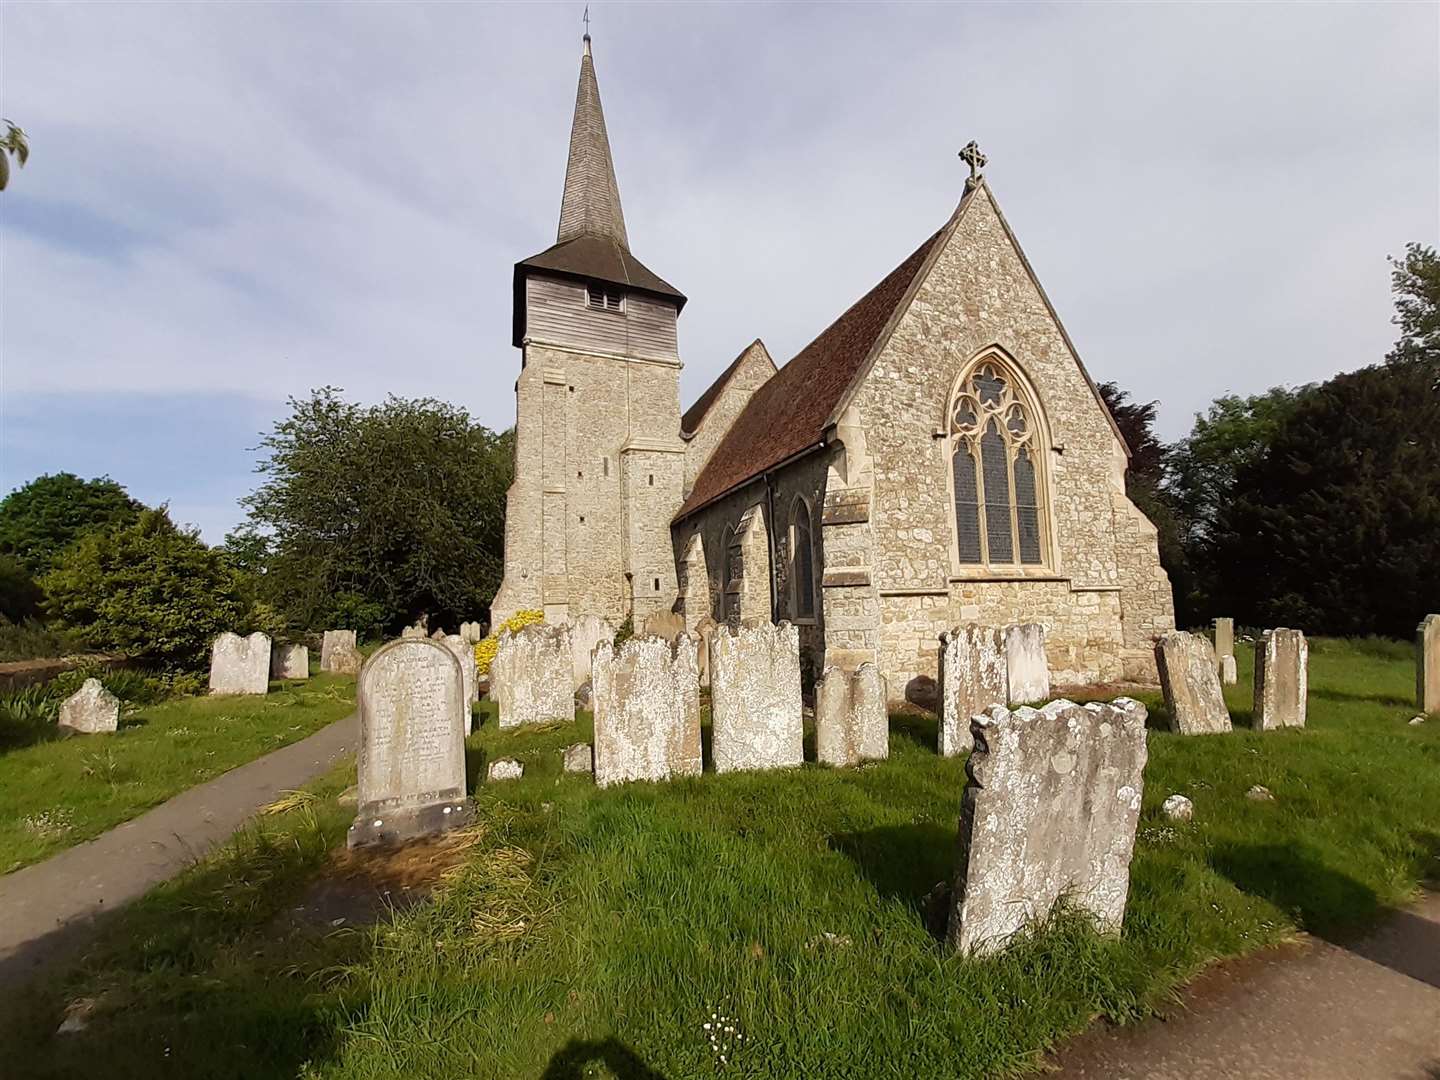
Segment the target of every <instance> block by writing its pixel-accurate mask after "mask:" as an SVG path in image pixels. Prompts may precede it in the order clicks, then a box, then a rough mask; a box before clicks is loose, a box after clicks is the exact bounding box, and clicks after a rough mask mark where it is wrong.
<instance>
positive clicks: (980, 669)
mask: <svg viewBox="0 0 1440 1080" xmlns="http://www.w3.org/2000/svg"><path fill="white" fill-rule="evenodd" d="M1005 654H1006V648H1005V635H1004V632H1003V631H1001V630H997V629H995V628H994V627H991V626H973V625H967V626H960V627H957V628H956V629H954V630H948V631H946V632H945V633H943V634H941V635H940V747H939V749H940V756H941V757H955V756H956V755H957V754H963V753H966V752H967V751H969V749H970V748H971V746H972V745H973V743H972V742H971V740H970V718H971V717H972V716H977V715H979V714H980V713H983V712H986V711H988V710H989V709H990V708H992V707H993V706H995V705H1004V704H1005V703H1006V701H1007V700H1008V698H1007V696H1006V695H1007V694H1008V693H1009V690H1010V687H1009V675H1008V672H1007V669H1006V662H1005Z"/></svg>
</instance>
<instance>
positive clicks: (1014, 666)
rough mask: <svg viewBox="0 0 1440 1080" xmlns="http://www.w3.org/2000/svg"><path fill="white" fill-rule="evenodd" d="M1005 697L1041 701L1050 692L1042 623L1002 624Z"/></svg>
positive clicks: (1048, 668)
mask: <svg viewBox="0 0 1440 1080" xmlns="http://www.w3.org/2000/svg"><path fill="white" fill-rule="evenodd" d="M1005 672H1006V680H1007V683H1006V685H1007V687H1008V693H1007V696H1006V698H1005V700H1006V701H1044V700H1046V699H1047V698H1049V696H1050V661H1049V660H1047V659H1046V658H1045V627H1043V626H1041V625H1040V624H1039V623H1020V624H1019V625H1018V626H1007V627H1006V628H1005Z"/></svg>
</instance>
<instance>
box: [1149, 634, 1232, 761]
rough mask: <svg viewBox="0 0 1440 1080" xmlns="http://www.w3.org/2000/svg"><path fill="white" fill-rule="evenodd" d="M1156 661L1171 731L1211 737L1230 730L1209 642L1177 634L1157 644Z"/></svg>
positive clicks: (1201, 638)
mask: <svg viewBox="0 0 1440 1080" xmlns="http://www.w3.org/2000/svg"><path fill="white" fill-rule="evenodd" d="M1155 661H1156V666H1157V667H1158V668H1159V669H1160V689H1161V690H1162V691H1164V694H1165V708H1166V710H1167V711H1168V712H1169V713H1170V730H1171V731H1178V732H1179V733H1180V734H1181V735H1210V734H1215V733H1218V732H1224V731H1229V730H1230V711H1229V710H1228V709H1227V708H1226V707H1225V695H1224V694H1223V693H1221V692H1220V674H1219V672H1218V670H1217V667H1216V663H1215V650H1214V648H1213V647H1212V646H1211V644H1210V642H1209V640H1207V639H1206V638H1203V637H1201V636H1200V635H1199V634H1187V633H1185V632H1184V631H1181V630H1173V631H1171V632H1170V633H1168V634H1164V635H1162V636H1161V638H1160V640H1159V641H1157V642H1156V643H1155Z"/></svg>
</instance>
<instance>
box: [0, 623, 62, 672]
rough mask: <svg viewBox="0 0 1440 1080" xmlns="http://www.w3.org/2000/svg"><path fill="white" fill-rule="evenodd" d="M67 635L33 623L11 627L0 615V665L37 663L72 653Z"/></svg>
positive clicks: (11, 624)
mask: <svg viewBox="0 0 1440 1080" xmlns="http://www.w3.org/2000/svg"><path fill="white" fill-rule="evenodd" d="M76 651H77V648H76V642H74V641H72V640H70V637H69V635H67V634H64V633H62V632H61V631H59V630H56V629H55V628H54V627H50V626H46V625H45V624H43V623H40V622H37V621H36V620H34V619H26V620H25V621H24V622H19V623H14V622H11V621H10V620H9V619H7V618H5V616H3V615H0V661H8V660H41V659H45V658H48V657H52V656H66V655H68V654H70V653H73V652H76Z"/></svg>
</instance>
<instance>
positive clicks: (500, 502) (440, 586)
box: [237, 387, 513, 632]
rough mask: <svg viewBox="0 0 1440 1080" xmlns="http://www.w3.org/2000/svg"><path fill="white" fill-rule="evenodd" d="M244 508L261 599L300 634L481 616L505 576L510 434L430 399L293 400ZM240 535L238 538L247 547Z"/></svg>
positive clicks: (267, 445) (317, 395)
mask: <svg viewBox="0 0 1440 1080" xmlns="http://www.w3.org/2000/svg"><path fill="white" fill-rule="evenodd" d="M290 409H291V412H290V415H289V416H288V417H286V418H285V419H283V420H280V421H278V422H277V423H276V424H275V427H274V430H273V431H271V433H270V434H269V435H267V436H266V437H265V438H264V439H263V440H262V442H261V446H262V447H263V449H264V450H266V451H268V456H267V457H266V459H265V460H264V461H263V462H262V463H261V465H260V466H259V472H261V473H262V474H263V475H264V476H265V480H264V482H263V483H262V484H261V486H260V488H259V489H258V490H257V491H255V492H254V493H253V494H252V495H250V496H248V497H247V498H246V499H245V500H244V505H245V506H246V508H247V509H248V511H249V515H250V517H249V522H248V528H249V531H250V532H251V533H252V534H254V535H259V536H263V537H265V538H267V541H268V544H269V551H268V554H267V556H266V565H265V570H264V575H263V586H262V591H263V594H264V595H265V596H266V597H267V598H268V599H269V601H270V603H271V604H272V605H274V606H275V607H276V608H277V609H278V610H280V611H281V612H282V613H283V614H284V615H285V617H286V618H287V619H288V620H290V621H291V623H292V624H293V625H295V626H300V627H306V628H317V627H321V626H349V627H353V628H355V629H358V630H361V631H362V632H365V631H371V632H373V631H378V630H385V631H394V630H396V629H398V628H399V627H401V626H403V625H404V624H405V623H407V622H409V621H411V620H412V619H414V618H415V617H416V616H418V615H420V614H422V613H428V614H430V615H433V616H438V617H439V618H440V619H441V620H442V621H445V622H454V621H456V620H458V619H461V618H477V617H479V616H480V615H481V614H482V613H483V612H484V611H485V610H486V608H487V607H488V606H489V604H490V601H491V599H492V598H493V597H494V595H495V590H496V589H497V588H498V587H499V584H500V577H501V573H502V569H503V551H504V516H505V492H506V489H507V488H508V487H509V485H510V478H511V473H512V469H513V462H512V436H511V434H510V433H509V432H506V433H504V434H500V435H497V434H495V433H494V432H492V431H490V430H488V429H487V428H485V427H482V426H481V425H479V424H477V423H475V422H474V421H472V420H471V419H470V416H469V414H468V413H466V412H465V411H464V410H463V409H458V408H456V407H454V406H451V405H446V404H444V403H442V402H438V401H433V400H428V399H427V400H418V401H409V400H404V399H401V398H395V397H392V398H389V399H388V400H386V401H385V402H384V403H383V404H381V405H377V406H373V407H362V406H359V405H354V404H351V403H348V402H346V401H344V400H342V399H341V397H340V393H339V391H338V390H336V389H334V388H330V387H327V388H325V389H323V390H317V391H315V392H313V393H312V394H311V396H310V397H309V398H308V399H306V400H295V399H292V400H291V402H290ZM238 543H239V541H238V540H237V544H238Z"/></svg>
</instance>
